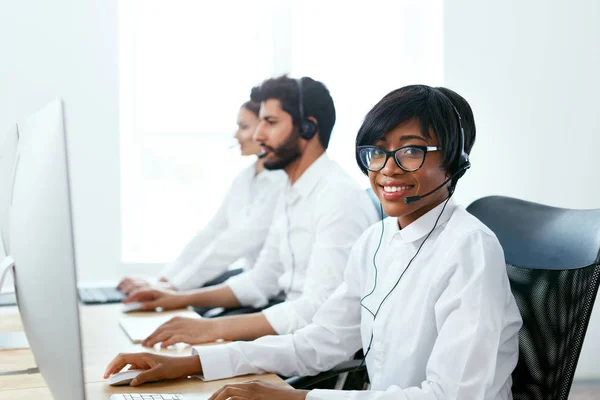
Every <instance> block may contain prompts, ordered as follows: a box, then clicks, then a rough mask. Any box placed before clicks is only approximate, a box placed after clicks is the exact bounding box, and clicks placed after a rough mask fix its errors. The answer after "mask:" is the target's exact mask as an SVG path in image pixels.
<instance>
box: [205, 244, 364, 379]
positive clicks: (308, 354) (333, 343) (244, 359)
mask: <svg viewBox="0 0 600 400" xmlns="http://www.w3.org/2000/svg"><path fill="white" fill-rule="evenodd" d="M353 253H354V250H353ZM356 259H358V258H357V257H353V255H351V256H350V260H349V263H348V268H347V270H346V273H345V275H344V276H345V280H344V283H342V284H341V285H340V286H339V287H338V288H337V290H336V291H335V292H334V293H333V294H332V295H331V297H330V298H329V299H328V300H327V301H326V302H325V304H324V305H323V307H321V308H320V309H319V311H318V312H317V314H316V315H315V317H314V319H313V323H312V324H310V325H308V326H307V327H305V328H303V329H300V330H299V331H297V332H296V333H294V334H289V335H281V336H265V337H262V338H260V339H257V340H255V341H252V342H234V343H229V344H226V345H222V346H203V347H195V348H194V353H195V354H198V356H199V357H200V361H201V363H202V368H203V371H204V379H205V380H216V379H224V378H230V377H232V376H238V375H245V374H257V373H264V372H273V373H278V374H281V375H286V376H292V375H314V374H316V373H318V372H320V371H327V370H329V369H331V368H333V367H334V366H335V365H337V364H339V363H340V362H342V361H345V360H347V359H348V358H349V357H350V356H351V355H353V354H354V353H356V351H358V350H359V349H360V348H361V338H360V291H361V287H360V275H359V271H358V270H357V268H358V267H359V265H358V264H357V263H356V262H355V261H353V260H356Z"/></svg>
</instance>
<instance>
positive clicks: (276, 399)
mask: <svg viewBox="0 0 600 400" xmlns="http://www.w3.org/2000/svg"><path fill="white" fill-rule="evenodd" d="M307 394H308V390H297V389H292V388H290V387H285V386H278V385H273V384H271V383H266V382H262V381H249V382H244V383H236V384H234V385H225V386H223V387H222V388H221V389H219V390H218V391H216V392H215V393H214V394H213V395H212V396H210V398H209V399H208V400H227V399H229V398H231V399H236V400H238V399H239V400H242V399H248V400H259V399H260V400H281V399H286V400H305V399H306V395H307Z"/></svg>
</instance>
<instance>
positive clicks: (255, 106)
mask: <svg viewBox="0 0 600 400" xmlns="http://www.w3.org/2000/svg"><path fill="white" fill-rule="evenodd" d="M242 108H245V109H246V110H248V111H250V112H251V113H252V114H254V115H256V116H257V117H258V113H259V111H260V103H257V102H255V101H252V100H248V101H247V102H245V103H244V104H242Z"/></svg>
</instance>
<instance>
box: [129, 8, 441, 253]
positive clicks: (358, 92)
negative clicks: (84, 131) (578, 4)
mask: <svg viewBox="0 0 600 400" xmlns="http://www.w3.org/2000/svg"><path fill="white" fill-rule="evenodd" d="M119 15H120V17H119V32H120V33H119V43H120V61H119V63H120V113H121V115H120V120H121V122H120V129H121V132H120V135H121V136H120V137H121V223H122V258H123V261H124V262H125V263H158V262H168V261H171V260H172V259H173V258H174V257H176V256H177V254H178V252H179V251H180V250H181V249H182V248H183V246H184V245H185V244H186V243H187V242H188V241H189V240H190V238H191V237H192V236H193V235H194V233H196V232H197V231H198V230H199V229H201V228H202V226H204V224H206V223H207V222H208V220H209V219H210V218H211V217H212V215H213V214H214V213H215V211H216V209H217V207H218V206H219V204H220V203H221V201H222V200H223V196H224V195H225V193H226V191H227V189H228V188H229V185H230V184H231V180H232V178H233V177H234V176H235V175H236V174H237V173H238V172H239V170H240V169H241V168H243V167H244V166H246V165H248V164H249V163H251V162H252V159H247V158H242V157H240V156H239V155H238V150H237V149H232V148H230V146H231V145H232V144H234V143H235V142H234V141H233V139H232V136H233V134H234V132H235V129H236V126H235V121H236V117H237V111H238V109H239V107H240V105H241V104H242V103H243V102H244V101H246V100H247V99H248V96H249V93H250V88H251V87H252V86H254V85H256V84H257V83H260V82H261V81H262V80H263V79H265V78H268V77H270V76H275V75H280V74H282V73H286V72H287V73H290V76H292V77H299V76H311V77H313V78H315V79H317V80H321V81H322V82H324V83H325V84H326V85H327V86H328V88H329V89H330V91H331V94H332V96H333V98H334V101H335V104H336V109H337V123H336V127H335V129H334V132H333V136H332V141H331V143H330V149H329V153H330V156H331V157H332V158H333V159H335V160H336V161H338V162H339V163H340V164H341V165H342V166H343V167H344V168H346V170H347V171H348V172H349V173H351V174H352V175H353V176H355V177H356V178H357V179H360V180H361V183H362V184H363V185H365V186H366V184H367V182H366V180H365V178H364V177H362V176H361V174H360V171H359V170H358V168H357V167H356V165H355V161H354V153H353V146H354V138H355V135H356V132H357V130H358V127H359V126H360V124H361V122H362V119H363V118H364V115H365V114H366V112H367V111H368V110H369V108H370V107H372V106H373V105H374V104H375V103H376V102H377V101H378V100H379V99H380V98H381V97H382V96H383V95H384V94H385V93H387V92H389V91H390V90H392V89H394V88H398V87H400V86H403V85H406V84H410V83H427V84H431V85H439V84H441V83H442V79H443V76H442V71H443V51H442V45H443V26H442V1H441V0H421V1H417V0H405V1H398V0H395V1H393V0H386V1H373V2H369V3H365V2H356V3H354V2H337V1H323V0H321V1H317V0H303V1H292V0H286V1H275V0H273V1H269V0H263V1H251V2H249V1H223V2H204V1H197V0H171V1H164V0H161V1H158V0H121V1H120V2H119Z"/></svg>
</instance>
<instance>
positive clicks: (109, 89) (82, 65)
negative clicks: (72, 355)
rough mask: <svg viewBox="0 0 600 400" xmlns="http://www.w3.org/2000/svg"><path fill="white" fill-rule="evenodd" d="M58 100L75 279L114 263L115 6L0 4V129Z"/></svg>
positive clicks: (76, 0)
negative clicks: (69, 188)
mask: <svg viewBox="0 0 600 400" xmlns="http://www.w3.org/2000/svg"><path fill="white" fill-rule="evenodd" d="M56 97H62V98H63V99H64V101H65V110H66V115H67V121H66V126H67V134H68V146H69V157H70V160H69V161H70V167H71V168H70V172H71V182H72V195H73V205H74V223H75V244H76V252H77V260H78V262H79V270H80V278H81V279H92V278H95V277H104V278H106V277H107V276H108V275H114V276H117V275H118V274H117V269H118V268H119V264H120V248H119V246H120V223H119V217H120V216H119V135H118V126H119V112H118V47H117V1H116V0H102V1H81V0H71V1H69V0H52V1H41V0H38V1H32V0H18V1H12V0H0V126H9V125H10V123H14V122H17V121H20V120H23V119H24V118H26V117H27V116H28V115H29V114H31V113H32V112H34V111H36V110H37V109H39V108H41V107H42V106H44V105H45V104H46V103H48V102H49V101H51V100H52V99H54V98H56Z"/></svg>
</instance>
